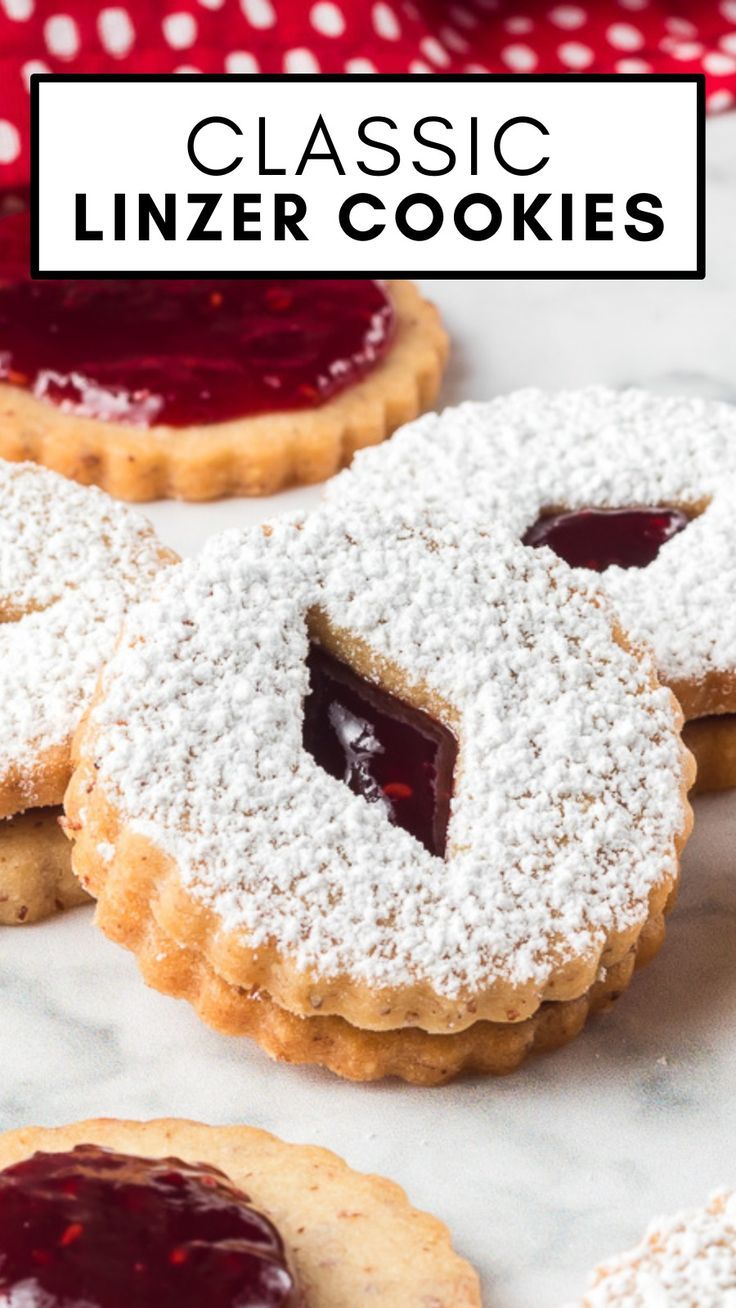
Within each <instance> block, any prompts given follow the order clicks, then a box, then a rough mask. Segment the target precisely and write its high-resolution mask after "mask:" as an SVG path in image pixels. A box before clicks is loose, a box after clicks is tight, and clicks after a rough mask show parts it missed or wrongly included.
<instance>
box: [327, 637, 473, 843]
mask: <svg viewBox="0 0 736 1308" xmlns="http://www.w3.org/2000/svg"><path fill="white" fill-rule="evenodd" d="M308 666H309V677H310V693H309V695H307V698H306V700H305V702H304V746H305V748H306V749H307V750H308V751H309V753H310V754H311V755H312V757H313V758H314V759H315V760H316V762H317V763H319V765H320V767H322V768H324V770H325V772H329V774H330V776H332V777H337V778H339V780H341V781H344V782H345V785H346V786H349V787H350V789H351V790H352V791H354V792H355V794H357V795H362V796H363V797H364V799H367V800H368V802H369V803H370V804H380V805H381V808H382V809H383V810H384V812H385V814H386V817H387V819H388V820H389V822H394V823H396V825H397V826H400V827H404V829H405V830H406V831H408V832H409V833H410V835H412V836H414V837H415V839H416V840H419V841H420V842H421V843H422V844H423V845H424V846H425V847H426V848H427V849H428V850H429V852H430V853H431V854H436V855H438V857H440V858H443V857H444V854H445V846H446V843H447V824H448V822H449V818H450V800H451V797H452V784H453V774H454V771H455V761H456V759H457V741H456V740H455V737H454V736H453V734H452V732H451V731H448V729H447V727H445V726H443V725H442V723H440V722H436V721H435V720H434V718H431V717H429V715H428V714H427V713H423V712H421V711H420V710H419V709H415V708H412V707H411V706H410V705H409V704H404V703H403V701H402V700H400V699H397V698H396V697H395V696H394V695H390V694H389V693H388V692H387V691H385V690H382V689H381V688H380V687H379V686H374V685H372V684H371V683H370V682H368V681H365V680H364V679H363V678H362V677H359V676H358V675H357V674H356V673H355V672H353V671H352V669H351V668H348V667H347V666H346V665H345V664H344V663H341V662H340V661H339V660H338V659H336V658H333V657H332V655H331V654H327V653H326V652H325V650H323V649H321V648H320V646H319V645H315V644H313V645H312V646H311V649H310V652H309V658H308Z"/></svg>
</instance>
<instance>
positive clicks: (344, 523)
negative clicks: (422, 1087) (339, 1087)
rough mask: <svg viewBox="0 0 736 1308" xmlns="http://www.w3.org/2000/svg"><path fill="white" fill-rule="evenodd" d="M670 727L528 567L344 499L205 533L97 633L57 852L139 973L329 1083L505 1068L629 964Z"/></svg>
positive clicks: (545, 571) (608, 638) (571, 1025)
mask: <svg viewBox="0 0 736 1308" xmlns="http://www.w3.org/2000/svg"><path fill="white" fill-rule="evenodd" d="M680 725H681V715H680V712H679V709H678V708H677V705H676V703H675V701H674V699H673V697H672V695H671V693H670V692H669V691H668V690H666V689H663V688H662V687H661V686H659V685H658V683H657V681H656V677H655V674H654V670H653V666H652V664H651V661H650V659H649V657H648V655H645V654H643V653H641V652H638V651H633V650H632V649H631V648H630V647H629V645H628V643H627V640H626V638H625V636H624V635H623V634H622V633H621V632H620V631H619V629H618V627H617V626H616V625H615V623H614V621H613V619H612V617H611V615H610V613H609V612H608V609H607V607H606V606H605V604H601V603H598V602H597V601H596V600H595V599H591V598H590V597H589V596H587V595H586V594H583V593H582V592H581V591H580V590H579V589H578V588H577V586H576V584H575V582H574V581H573V580H572V579H571V574H570V572H569V569H568V568H566V567H565V565H563V564H562V563H560V562H559V561H557V560H554V558H552V557H551V556H550V555H549V554H543V553H541V552H537V551H533V550H526V549H524V548H523V547H522V546H521V545H520V544H518V542H516V541H513V540H512V539H511V538H510V537H507V536H505V535H502V534H498V533H491V532H489V531H488V530H485V529H468V530H465V529H463V528H461V527H459V526H458V525H456V524H454V523H453V522H451V521H449V520H446V519H443V518H442V517H441V516H437V517H436V518H433V519H429V518H426V519H425V518H423V517H417V518H415V519H414V520H412V521H408V520H405V519H403V518H396V517H390V516H388V517H384V516H383V515H381V514H380V513H379V512H378V511H377V510H375V509H374V508H372V507H367V508H363V509H361V508H360V507H356V509H355V512H351V513H350V515H349V517H346V518H342V517H341V516H340V515H339V514H337V513H336V512H333V513H329V514H324V513H323V514H317V515H314V516H313V517H312V518H309V519H307V520H305V521H299V522H288V521H286V522H284V521H281V522H277V523H275V524H273V525H272V526H271V527H269V528H267V529H265V530H264V531H260V530H256V531H250V532H232V533H228V534H226V535H224V536H222V537H220V538H217V539H215V540H214V541H213V542H211V543H210V544H209V545H208V547H207V548H206V549H205V551H204V552H203V554H202V556H201V557H200V559H199V560H198V561H196V562H188V563H185V564H184V565H182V566H181V567H180V568H179V569H176V570H174V571H173V572H172V573H171V574H169V576H165V577H164V578H162V579H161V582H160V583H159V584H158V585H157V586H156V590H155V594H154V596H153V597H152V598H151V600H150V602H144V603H143V604H142V605H140V606H137V607H136V609H135V611H134V613H131V614H130V615H129V620H128V622H127V624H126V628H125V632H124V635H123V637H122V640H121V643H120V645H119V647H118V649H117V651H116V653H115V654H114V656H113V658H112V660H111V661H110V663H109V664H108V666H107V668H106V670H105V672H104V674H103V677H102V679H101V682H100V687H99V692H98V695H97V697H96V701H95V704H94V707H93V709H92V711H91V712H90V714H89V715H88V717H87V719H86V721H85V723H84V725H83V726H82V728H81V730H80V732H79V734H78V737H77V740H76V745H75V757H76V760H77V766H76V769H75V773H74V777H73V779H72V782H71V785H70V788H69V790H68V792H67V796H66V805H67V811H68V813H69V816H70V834H71V835H72V838H73V839H74V842H75V843H74V855H73V865H74V868H75V871H76V872H77V874H78V875H79V877H80V879H81V880H82V883H83V884H84V885H85V886H86V887H87V888H88V889H89V890H90V891H91V892H92V894H93V895H95V897H96V898H97V899H98V901H99V903H98V910H97V915H98V921H99V923H100V925H101V926H102V928H103V930H105V931H106V932H107V933H108V934H109V935H110V936H112V937H113V938H115V939H117V940H119V941H120V942H121V943H123V944H125V945H127V946H128V947H129V948H131V949H133V950H134V951H135V952H136V954H137V955H138V957H139V959H140V963H141V967H142V969H143V971H144V975H145V976H146V977H147V979H148V980H150V981H151V983H152V984H154V985H156V986H158V987H160V988H161V989H162V990H165V991H167V992H169V993H171V994H174V995H182V996H185V997H187V998H188V999H190V1001H191V1002H192V1003H193V1004H194V1005H195V1007H196V1008H197V1009H198V1010H199V1012H200V1013H201V1015H202V1016H203V1017H204V1018H205V1019H206V1020H207V1021H208V1022H210V1023H211V1024H212V1025H213V1026H215V1027H217V1028H219V1029H221V1030H225V1031H231V1032H238V1031H239V1032H244V1033H247V1034H250V1035H252V1036H253V1037H254V1038H255V1039H256V1040H257V1041H258V1042H259V1043H260V1044H262V1045H263V1046H264V1047H265V1048H266V1049H267V1050H269V1052H271V1053H272V1054H275V1055H276V1056H277V1057H280V1058H283V1059H285V1060H287V1061H292V1062H316V1063H321V1064H324V1065H326V1066H328V1067H331V1068H332V1069H333V1070H335V1071H336V1072H338V1073H340V1074H342V1075H344V1076H349V1077H352V1078H355V1079H368V1078H374V1077H380V1076H385V1075H389V1074H391V1075H396V1076H401V1077H404V1078H405V1079H407V1080H411V1081H416V1082H422V1083H425V1084H432V1083H436V1082H439V1081H442V1080H446V1079H448V1078H449V1077H451V1076H453V1075H455V1074H457V1073H458V1072H460V1071H461V1070H463V1069H471V1068H472V1069H477V1070H482V1071H486V1072H501V1071H509V1070H510V1069H511V1068H512V1067H514V1066H515V1065H516V1064H517V1063H518V1062H520V1061H521V1059H522V1058H523V1057H524V1056H525V1054H526V1053H527V1052H529V1051H530V1050H531V1049H534V1048H548V1047H551V1046H554V1045H555V1044H560V1043H562V1042H564V1041H565V1040H566V1039H569V1038H570V1037H571V1036H572V1035H574V1034H575V1033H576V1032H577V1031H578V1030H579V1029H580V1027H581V1026H582V1024H583V1022H584V1020H585V1017H586V1016H587V1013H588V1012H589V1011H590V1010H591V1009H593V1008H596V1007H600V1006H602V1005H604V1004H606V1003H608V1002H610V1000H611V999H612V998H614V997H615V996H616V995H617V994H618V993H620V991H621V990H622V989H624V988H625V986H626V984H627V982H628V980H629V977H630V974H631V971H632V969H633V966H634V963H635V961H636V958H637V952H638V955H639V958H640V960H642V961H643V960H644V959H646V958H647V957H648V956H649V955H650V954H651V953H653V952H654V951H655V950H656V947H657V945H658V943H659V941H660V939H661V935H662V929H663V927H662V916H663V913H664V910H665V908H666V906H667V903H668V901H669V900H670V898H671V896H672V894H673V892H674V888H675V885H676V882H677V876H678V861H679V853H680V850H681V848H682V845H683V843H684V841H685V838H686V836H687V833H688V830H689V826H690V821H691V817H690V811H689V806H688V803H687V800H686V797H685V791H686V788H687V786H688V784H689V782H690V780H691V760H690V757H689V755H688V754H687V752H686V751H685V750H684V748H683V745H682V742H681V740H680Z"/></svg>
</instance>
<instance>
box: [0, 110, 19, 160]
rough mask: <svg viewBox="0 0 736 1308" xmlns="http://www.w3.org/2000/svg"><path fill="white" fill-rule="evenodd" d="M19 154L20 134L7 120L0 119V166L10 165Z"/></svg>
mask: <svg viewBox="0 0 736 1308" xmlns="http://www.w3.org/2000/svg"><path fill="white" fill-rule="evenodd" d="M19 154H20V134H19V132H18V129H17V127H14V126H13V124H12V123H9V122H8V120H7V118H0V164H9V163H12V162H13V160H14V159H17V158H18V155H19Z"/></svg>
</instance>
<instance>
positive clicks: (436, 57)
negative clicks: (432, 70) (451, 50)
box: [419, 36, 450, 68]
mask: <svg viewBox="0 0 736 1308" xmlns="http://www.w3.org/2000/svg"><path fill="white" fill-rule="evenodd" d="M419 49H420V50H421V52H422V54H423V55H424V57H425V59H429V60H430V61H431V62H432V63H433V64H438V65H439V67H440V68H446V67H447V65H448V64H449V62H450V56H449V55H448V53H447V51H446V50H445V48H444V46H442V45H440V43H439V41H438V40H437V38H436V37H434V36H425V37H423V38H422V40H421V41H420V42H419Z"/></svg>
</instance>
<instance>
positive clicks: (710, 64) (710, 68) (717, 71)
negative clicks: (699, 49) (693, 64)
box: [703, 50, 736, 77]
mask: <svg viewBox="0 0 736 1308" xmlns="http://www.w3.org/2000/svg"><path fill="white" fill-rule="evenodd" d="M703 67H704V69H705V71H706V73H711V74H712V76H713V77H728V76H729V75H730V74H731V73H736V59H734V58H732V56H731V55H728V54H721V52H720V50H709V51H708V53H707V54H704V55H703Z"/></svg>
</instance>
